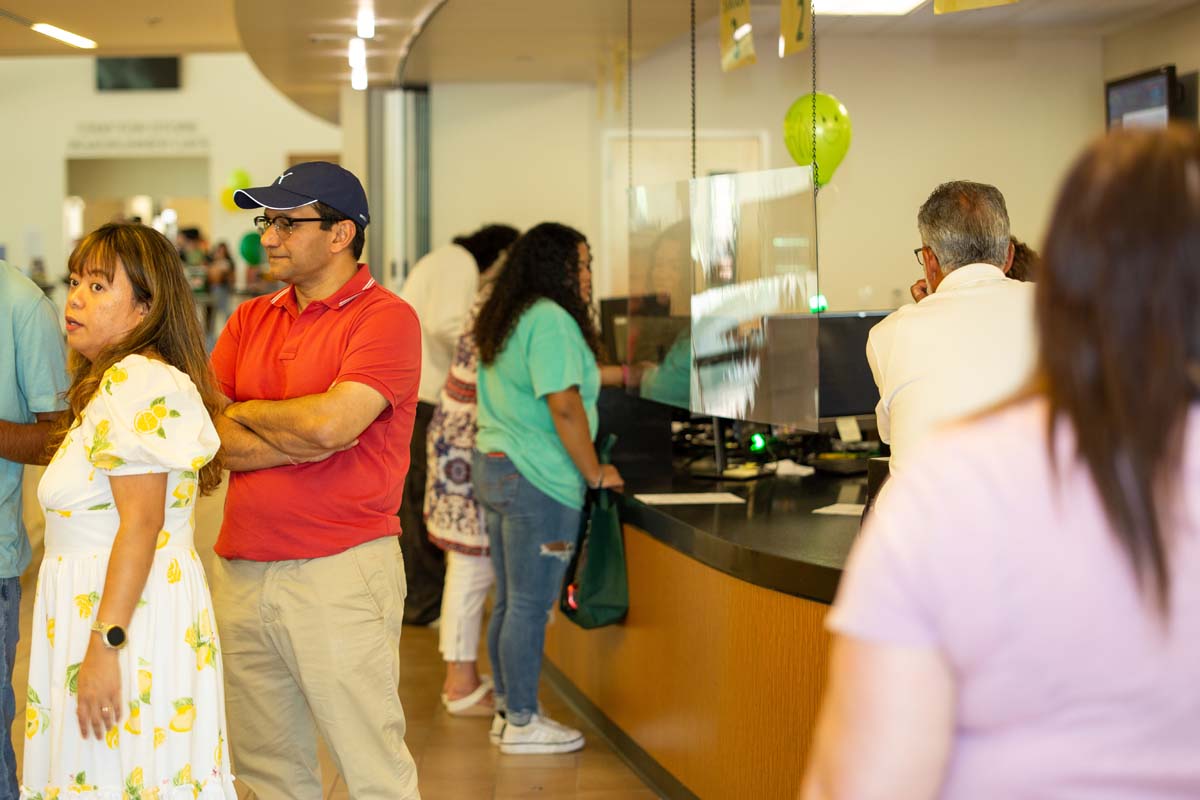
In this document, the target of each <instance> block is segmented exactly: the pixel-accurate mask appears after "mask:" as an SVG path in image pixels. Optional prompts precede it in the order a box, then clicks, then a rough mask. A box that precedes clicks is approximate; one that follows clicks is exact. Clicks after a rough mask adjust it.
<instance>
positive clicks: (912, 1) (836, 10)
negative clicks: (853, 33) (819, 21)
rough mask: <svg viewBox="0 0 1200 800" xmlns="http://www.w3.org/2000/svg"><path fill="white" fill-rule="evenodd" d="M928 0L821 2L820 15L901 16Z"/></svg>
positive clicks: (838, 0) (825, 0)
mask: <svg viewBox="0 0 1200 800" xmlns="http://www.w3.org/2000/svg"><path fill="white" fill-rule="evenodd" d="M927 1H928V0H822V2H821V14H822V15H829V16H846V17H849V16H870V15H879V16H895V17H899V16H903V15H905V14H908V13H910V12H912V11H913V9H915V8H917V7H918V6H923V5H925V3H926V2H927Z"/></svg>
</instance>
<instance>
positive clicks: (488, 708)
mask: <svg viewBox="0 0 1200 800" xmlns="http://www.w3.org/2000/svg"><path fill="white" fill-rule="evenodd" d="M491 691H492V676H491V675H484V676H483V677H482V678H480V681H479V686H477V687H475V691H473V692H471V693H470V694H469V695H467V696H465V697H460V698H458V699H457V700H451V699H450V698H449V697H447V696H446V693H445V692H442V705H443V706H445V707H446V711H447V712H449V713H450V714H451V715H453V716H456V717H490V716H492V715H493V714H494V713H495V710H496V709H495V704H494V703H490V702H489V703H485V702H483V700H484V698H485V697H487V696H488V695H489V694H490V693H491Z"/></svg>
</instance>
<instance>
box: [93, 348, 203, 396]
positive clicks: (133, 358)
mask: <svg viewBox="0 0 1200 800" xmlns="http://www.w3.org/2000/svg"><path fill="white" fill-rule="evenodd" d="M99 391H100V392H102V393H104V394H107V395H109V396H112V397H117V396H119V395H126V396H130V397H137V398H141V397H143V396H146V395H149V394H160V395H171V394H174V395H178V394H185V395H188V396H195V397H196V398H199V392H198V391H197V390H196V385H195V383H194V382H193V381H192V379H191V378H190V377H188V375H187V373H185V372H183V371H182V370H180V369H178V368H177V367H175V366H173V365H171V364H168V363H167V362H165V361H163V360H162V359H159V358H151V357H148V356H146V355H143V354H141V353H133V354H130V355H127V356H125V357H124V358H122V359H121V360H120V361H117V362H116V363H115V364H113V365H112V366H111V367H109V368H108V369H107V370H105V371H104V375H103V376H101V378H100V389H99Z"/></svg>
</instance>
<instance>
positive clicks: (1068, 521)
mask: <svg viewBox="0 0 1200 800" xmlns="http://www.w3.org/2000/svg"><path fill="white" fill-rule="evenodd" d="M1037 297H1038V299H1037V317H1038V325H1039V330H1040V335H1041V343H1042V344H1041V349H1040V365H1039V371H1038V376H1037V381H1036V384H1035V386H1034V388H1033V389H1032V390H1031V391H1030V393H1029V395H1028V396H1026V397H1023V398H1020V399H1017V400H1014V401H1013V402H1012V403H1010V404H1008V405H1007V406H1005V407H1004V408H1002V409H1000V410H998V411H996V412H994V413H992V414H990V415H987V416H985V417H982V418H980V419H977V420H974V421H972V422H971V424H969V425H962V426H957V427H955V428H954V429H952V430H948V431H947V432H945V434H943V435H942V436H941V437H940V438H938V439H937V440H935V441H933V442H931V443H930V445H929V446H928V448H927V449H926V450H925V452H924V453H922V454H920V456H919V459H918V462H919V463H915V464H914V465H913V467H912V469H911V471H910V472H908V473H907V474H905V475H903V476H900V477H899V478H898V479H897V481H896V482H895V484H894V485H893V487H892V492H893V493H892V494H890V495H889V498H888V500H889V502H888V505H887V507H886V508H878V509H877V511H876V514H875V516H874V517H873V518H872V519H871V521H870V523H869V524H868V525H867V528H866V530H865V532H864V534H863V536H862V538H861V540H860V541H859V542H858V544H857V546H856V547H855V550H854V552H853V554H852V556H851V559H850V564H849V565H848V568H847V571H846V575H845V578H844V580H843V583H842V586H841V589H840V591H839V594H838V599H837V603H836V604H835V606H834V609H833V611H832V613H831V614H830V616H829V627H830V629H831V630H832V631H833V632H834V633H835V640H834V647H833V656H832V663H831V666H830V673H829V674H830V686H829V691H828V694H827V697H826V699H825V705H824V710H823V712H822V716H821V721H820V724H819V727H818V734H817V743H816V746H815V750H814V755H813V759H812V762H811V763H810V765H809V770H808V775H807V777H806V782H805V787H804V790H803V796H804V797H805V798H806V800H815V799H816V798H856V800H858V799H864V800H865V799H868V798H887V800H907V799H908V798H935V797H936V798H970V799H971V800H991V798H997V800H998V799H999V798H1005V800H1008V798H1088V800H1096V799H1103V800H1116V799H1117V798H1120V800H1135V798H1136V800H1154V799H1156V798H1179V799H1180V800H1182V798H1197V797H1200V541H1198V534H1200V132H1197V131H1196V130H1195V129H1194V128H1193V129H1184V128H1174V129H1169V130H1165V131H1154V132H1150V131H1117V132H1115V133H1113V134H1111V135H1109V136H1108V137H1106V138H1104V139H1102V140H1101V141H1099V142H1097V143H1096V144H1094V145H1092V146H1091V147H1090V148H1089V149H1088V150H1087V151H1086V152H1085V153H1084V154H1083V156H1082V157H1081V158H1080V159H1079V160H1078V161H1077V162H1076V163H1075V165H1074V166H1073V168H1072V169H1071V171H1070V173H1069V175H1068V177H1067V179H1066V183H1065V184H1064V186H1063V188H1062V190H1061V193H1060V195H1059V198H1058V202H1057V205H1056V208H1055V211H1054V216H1053V219H1052V223H1051V226H1050V233H1049V235H1048V238H1047V241H1046V246H1045V249H1044V260H1043V263H1042V270H1041V271H1040V273H1039V282H1038V296H1037ZM980 368H981V369H986V366H983V365H981V367H980ZM893 501H894V502H893Z"/></svg>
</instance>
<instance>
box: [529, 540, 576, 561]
mask: <svg viewBox="0 0 1200 800" xmlns="http://www.w3.org/2000/svg"><path fill="white" fill-rule="evenodd" d="M538 555H540V556H542V557H544V558H557V559H559V560H561V561H570V560H571V556H573V555H575V543H574V542H566V541H562V542H547V543H546V544H543V545H542V546H541V547H540V548H539V549H538Z"/></svg>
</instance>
